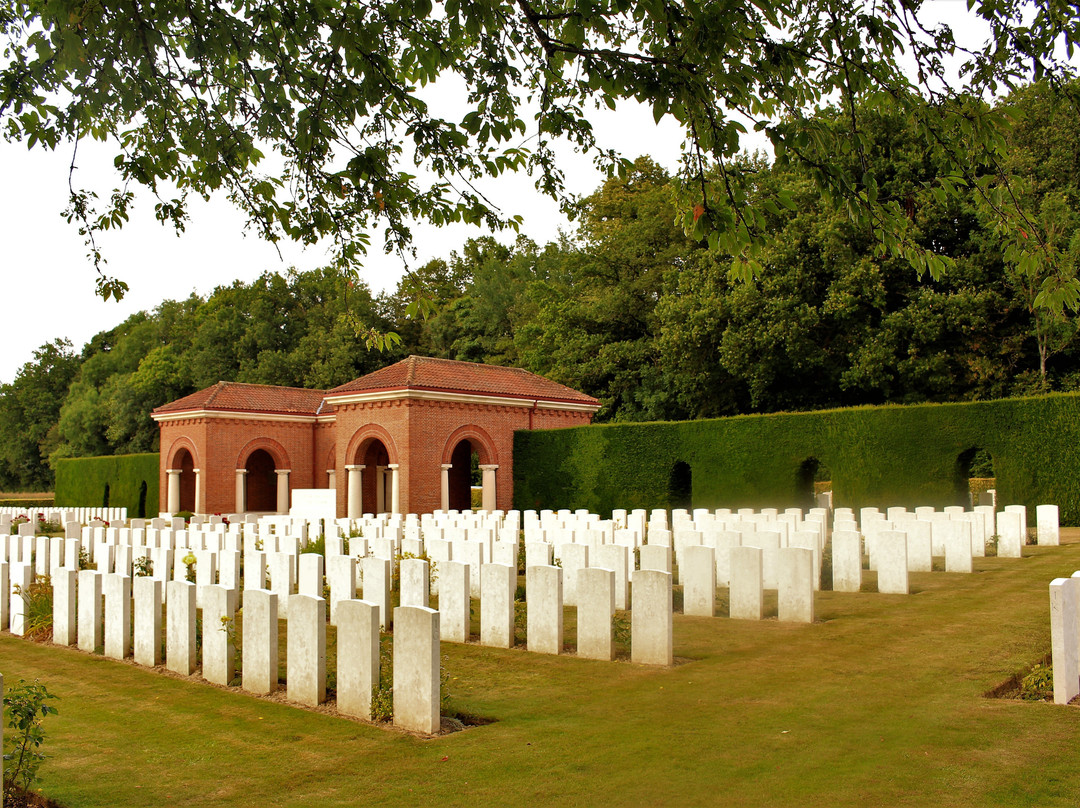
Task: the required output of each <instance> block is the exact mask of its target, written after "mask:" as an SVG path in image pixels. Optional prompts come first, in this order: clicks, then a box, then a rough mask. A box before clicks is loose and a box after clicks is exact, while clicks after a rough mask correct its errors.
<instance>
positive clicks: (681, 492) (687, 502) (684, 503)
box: [668, 460, 694, 511]
mask: <svg viewBox="0 0 1080 808" xmlns="http://www.w3.org/2000/svg"><path fill="white" fill-rule="evenodd" d="M693 495H694V474H693V471H692V470H691V469H690V464H689V463H687V462H686V461H684V460H679V461H677V462H676V463H675V465H674V466H672V467H671V474H670V475H668V507H669V508H684V509H686V510H688V511H689V510H692V509H693V507H694V504H693Z"/></svg>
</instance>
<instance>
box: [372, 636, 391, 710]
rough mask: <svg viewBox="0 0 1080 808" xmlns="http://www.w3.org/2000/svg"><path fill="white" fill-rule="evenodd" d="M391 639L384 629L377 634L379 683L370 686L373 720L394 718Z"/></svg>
mask: <svg viewBox="0 0 1080 808" xmlns="http://www.w3.org/2000/svg"><path fill="white" fill-rule="evenodd" d="M393 640H394V638H393V637H392V636H391V635H389V634H387V633H386V632H385V631H384V632H383V633H382V634H380V635H379V683H378V684H377V685H375V686H374V687H373V688H371V718H372V720H373V721H391V720H393V718H394V644H393Z"/></svg>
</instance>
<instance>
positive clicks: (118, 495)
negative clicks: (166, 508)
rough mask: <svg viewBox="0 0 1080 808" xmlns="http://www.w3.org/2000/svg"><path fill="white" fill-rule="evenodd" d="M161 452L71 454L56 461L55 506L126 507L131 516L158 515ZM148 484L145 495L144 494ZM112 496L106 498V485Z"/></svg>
mask: <svg viewBox="0 0 1080 808" xmlns="http://www.w3.org/2000/svg"><path fill="white" fill-rule="evenodd" d="M158 468H159V459H158V453H157V452H153V453H149V454H132V455H116V456H114V457H70V458H65V459H63V460H58V461H57V462H56V489H55V496H56V506H57V507H62V508H102V507H106V506H107V507H110V508H127V509H128V517H138V516H139V515H140V513H139V511H140V503H141V504H142V506H143V513H142V515H143V516H157V513H158V490H159V488H160V486H159V485H158ZM143 483H145V484H146V492H145V495H143V494H142V486H143ZM106 486H108V490H109V498H108V502H107V503H106V501H105V487H106Z"/></svg>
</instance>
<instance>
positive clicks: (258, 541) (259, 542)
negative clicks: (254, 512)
mask: <svg viewBox="0 0 1080 808" xmlns="http://www.w3.org/2000/svg"><path fill="white" fill-rule="evenodd" d="M263 546H264V545H263V540H262V537H261V536H256V537H255V552H257V553H261V552H262V551H263Z"/></svg>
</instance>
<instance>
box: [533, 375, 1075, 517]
mask: <svg viewBox="0 0 1080 808" xmlns="http://www.w3.org/2000/svg"><path fill="white" fill-rule="evenodd" d="M978 448H981V449H985V450H986V451H988V452H989V453H990V455H991V457H992V459H993V465H994V474H995V477H996V487H997V492H998V502H999V503H1006V504H1023V505H1027V506H1028V507H1029V509H1033V508H1034V506H1035V505H1039V504H1044V503H1054V504H1057V505H1058V506H1059V507H1060V508H1061V521H1062V523H1063V524H1080V395H1078V394H1073V393H1069V394H1055V395H1048V396H1039V397H1031V398H1017V399H1002V400H997V401H981V402H971V403H959V404H922V405H915V406H884V407H858V408H852V409H842V410H824V411H820V412H810V413H777V414H770V415H745V416H737V417H734V418H721V419H710V420H701V421H683V422H664V423H638V424H604V425H595V426H587V427H575V428H571V429H558V430H546V431H535V432H518V433H516V434H515V442H514V504H515V506H516V507H518V508H522V509H524V508H571V509H573V508H588V509H589V510H591V511H594V512H598V513H602V514H608V513H610V512H611V510H612V509H613V508H660V507H672V506H673V498H674V494H673V491H672V487H673V477H672V471H673V469H675V467H676V464H677V463H686V464H689V466H690V472H691V486H692V497H691V499H692V503H693V505H694V506H695V507H704V508H720V507H763V506H775V507H784V506H791V505H803V506H805V505H808V504H809V500H810V497H811V493H812V490H813V480H814V471H815V466H816V465H817V464H820V465H821V466H823V467H825V468H827V469H828V471H829V476H830V477H831V480H832V490H833V504H834V506H848V507H852V508H860V507H866V506H877V507H880V508H885V507H888V506H890V505H905V506H914V505H933V506H936V507H942V506H945V505H952V504H967V502H968V496H969V493H968V482H967V477H968V468H967V465H966V459H967V458H970V456H971V455H972V454H974V452H973V450H975V449H978ZM818 476H819V477H820V476H821V475H820V474H819V475H818ZM1030 519H1031V520H1032V522H1033V521H1034V513H1032V515H1031V517H1030Z"/></svg>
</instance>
